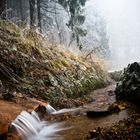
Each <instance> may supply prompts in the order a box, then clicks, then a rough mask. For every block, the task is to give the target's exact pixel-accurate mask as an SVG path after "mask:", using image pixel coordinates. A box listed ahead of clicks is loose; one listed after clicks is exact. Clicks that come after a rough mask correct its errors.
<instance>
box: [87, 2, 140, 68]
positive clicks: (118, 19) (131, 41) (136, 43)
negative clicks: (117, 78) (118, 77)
mask: <svg viewBox="0 0 140 140" xmlns="http://www.w3.org/2000/svg"><path fill="white" fill-rule="evenodd" d="M86 9H88V11H89V12H90V11H91V13H92V11H93V9H94V10H95V9H96V10H97V11H98V12H99V13H100V14H101V16H102V17H103V18H104V19H105V21H106V24H107V34H108V36H109V47H110V50H111V56H110V57H111V59H110V60H111V64H110V69H112V70H116V69H121V68H123V67H125V66H126V65H127V64H128V63H130V62H134V61H138V62H139V61H140V31H139V29H140V14H139V13H140V1H139V0H89V1H88V2H87V4H86ZM91 13H88V14H87V17H88V16H90V14H91Z"/></svg>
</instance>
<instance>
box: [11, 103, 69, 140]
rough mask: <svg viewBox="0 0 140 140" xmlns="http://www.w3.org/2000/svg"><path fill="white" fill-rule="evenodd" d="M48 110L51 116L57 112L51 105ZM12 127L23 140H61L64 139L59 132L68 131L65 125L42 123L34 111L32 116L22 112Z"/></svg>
mask: <svg viewBox="0 0 140 140" xmlns="http://www.w3.org/2000/svg"><path fill="white" fill-rule="evenodd" d="M46 110H47V112H48V113H49V114H51V113H54V112H57V111H56V110H55V109H54V108H53V107H52V106H50V105H47V106H46ZM12 125H13V126H14V127H15V128H16V129H17V132H18V133H19V135H20V136H21V138H22V139H23V140H61V139H63V137H62V136H60V135H58V132H59V131H62V130H65V129H68V128H66V127H64V123H56V122H55V123H49V122H48V121H41V120H40V118H39V116H38V114H37V113H36V112H35V111H32V113H31V114H30V113H28V112H26V111H22V112H21V113H20V114H19V115H18V116H17V118H16V119H15V120H14V121H13V122H12Z"/></svg>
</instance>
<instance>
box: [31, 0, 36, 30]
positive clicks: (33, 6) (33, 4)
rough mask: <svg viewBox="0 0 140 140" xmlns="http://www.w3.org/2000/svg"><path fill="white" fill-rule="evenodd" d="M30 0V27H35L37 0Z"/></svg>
mask: <svg viewBox="0 0 140 140" xmlns="http://www.w3.org/2000/svg"><path fill="white" fill-rule="evenodd" d="M29 1H30V26H31V28H35V27H36V26H37V1H36V0H29Z"/></svg>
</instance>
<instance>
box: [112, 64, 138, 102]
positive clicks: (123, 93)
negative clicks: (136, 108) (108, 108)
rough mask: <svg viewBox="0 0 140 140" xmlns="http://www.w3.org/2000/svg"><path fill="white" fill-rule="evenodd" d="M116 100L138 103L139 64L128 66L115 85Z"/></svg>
mask: <svg viewBox="0 0 140 140" xmlns="http://www.w3.org/2000/svg"><path fill="white" fill-rule="evenodd" d="M115 93H116V98H117V99H119V100H126V101H132V102H134V103H139V102H140V63H137V62H135V63H132V64H129V65H128V67H127V68H126V69H124V73H123V75H122V77H121V81H120V82H119V83H118V84H117V87H116V90H115Z"/></svg>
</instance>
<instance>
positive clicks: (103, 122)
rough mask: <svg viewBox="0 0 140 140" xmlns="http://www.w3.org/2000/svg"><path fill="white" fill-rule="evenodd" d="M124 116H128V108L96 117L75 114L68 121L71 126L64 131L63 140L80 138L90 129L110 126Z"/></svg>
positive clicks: (77, 139)
mask: <svg viewBox="0 0 140 140" xmlns="http://www.w3.org/2000/svg"><path fill="white" fill-rule="evenodd" d="M126 118H128V110H123V111H121V112H120V113H116V114H112V115H109V116H106V117H100V118H96V119H95V118H94V119H92V118H88V117H87V116H77V117H75V118H74V119H73V120H71V121H70V122H69V124H70V125H71V126H73V127H72V129H70V130H67V131H65V140H80V138H82V136H83V135H85V134H86V133H87V132H88V131H89V130H91V129H95V128H97V127H107V126H111V125H113V124H114V123H116V122H118V121H120V120H123V119H126Z"/></svg>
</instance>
